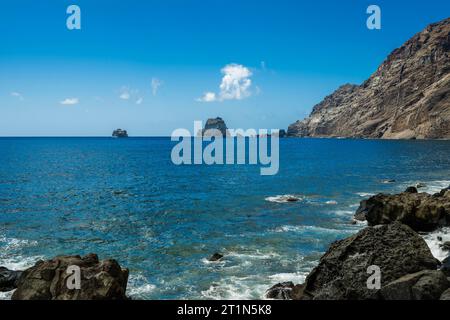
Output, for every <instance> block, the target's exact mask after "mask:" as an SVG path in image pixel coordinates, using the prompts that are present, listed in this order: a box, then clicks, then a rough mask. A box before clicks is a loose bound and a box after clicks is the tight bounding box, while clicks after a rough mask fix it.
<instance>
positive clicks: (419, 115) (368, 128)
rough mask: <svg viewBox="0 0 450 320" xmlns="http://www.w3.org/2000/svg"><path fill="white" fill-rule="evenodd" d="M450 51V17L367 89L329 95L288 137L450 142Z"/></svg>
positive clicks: (395, 55) (398, 53)
mask: <svg viewBox="0 0 450 320" xmlns="http://www.w3.org/2000/svg"><path fill="white" fill-rule="evenodd" d="M449 50H450V18H447V19H445V20H443V21H441V22H438V23H435V24H431V25H429V26H428V27H426V28H425V29H424V30H423V31H422V32H420V33H418V34H416V35H415V36H414V37H412V38H411V39H410V40H408V41H407V42H406V43H405V44H404V45H403V46H401V47H400V48H398V49H395V50H394V51H393V52H392V53H391V54H390V55H389V56H388V57H387V59H386V60H385V61H384V62H383V63H382V64H381V65H380V66H379V68H378V69H377V70H376V72H375V73H374V74H372V76H371V77H370V78H369V79H367V80H366V81H365V82H364V83H363V84H361V85H355V84H345V85H343V86H341V87H340V88H338V89H337V90H336V91H335V92H334V93H332V94H331V95H329V96H327V97H326V98H325V99H324V100H323V101H322V102H320V103H319V104H317V105H316V106H314V108H313V110H312V112H311V114H310V116H309V117H308V118H306V119H304V120H302V121H297V122H295V123H293V124H291V125H290V126H289V129H288V132H287V134H288V136H290V137H349V138H382V139H450V52H449Z"/></svg>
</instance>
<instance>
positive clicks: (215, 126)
mask: <svg viewBox="0 0 450 320" xmlns="http://www.w3.org/2000/svg"><path fill="white" fill-rule="evenodd" d="M216 130H217V131H219V132H220V133H221V134H222V136H224V137H227V136H229V135H230V134H229V132H228V128H227V125H226V124H225V121H224V120H223V119H222V118H220V117H217V118H215V119H208V120H207V121H206V124H205V128H203V130H202V133H201V134H202V135H203V136H204V137H211V136H214V135H215V133H216Z"/></svg>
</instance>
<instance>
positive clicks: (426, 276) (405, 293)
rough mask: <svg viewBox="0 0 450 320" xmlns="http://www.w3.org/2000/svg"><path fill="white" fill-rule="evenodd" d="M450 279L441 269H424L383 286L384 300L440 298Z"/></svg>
mask: <svg viewBox="0 0 450 320" xmlns="http://www.w3.org/2000/svg"><path fill="white" fill-rule="evenodd" d="M449 287H450V281H448V279H447V277H446V276H445V275H444V273H442V272H441V271H439V270H423V271H420V272H417V273H414V274H408V275H406V276H403V277H401V278H400V279H397V280H395V281H393V282H391V283H389V284H388V285H386V286H384V287H383V288H381V291H380V296H381V298H382V299H383V300H439V299H440V297H441V295H442V294H443V292H444V291H445V290H447V289H448V288H449Z"/></svg>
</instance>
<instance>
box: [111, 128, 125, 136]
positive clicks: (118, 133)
mask: <svg viewBox="0 0 450 320" xmlns="http://www.w3.org/2000/svg"><path fill="white" fill-rule="evenodd" d="M112 136H113V137H114V138H128V133H127V130H122V129H117V130H114V131H113V133H112Z"/></svg>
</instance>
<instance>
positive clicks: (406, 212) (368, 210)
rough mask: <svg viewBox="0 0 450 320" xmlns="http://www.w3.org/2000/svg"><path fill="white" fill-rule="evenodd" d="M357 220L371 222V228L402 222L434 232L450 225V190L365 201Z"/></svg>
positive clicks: (374, 197)
mask: <svg viewBox="0 0 450 320" xmlns="http://www.w3.org/2000/svg"><path fill="white" fill-rule="evenodd" d="M354 218H355V219H356V220H367V222H368V224H369V226H374V225H378V224H388V223H392V222H394V221H399V222H402V223H404V224H406V225H408V226H410V227H411V228H413V229H414V230H416V231H431V230H434V229H436V228H438V227H441V226H446V225H449V224H450V190H447V189H444V190H442V191H441V192H440V193H437V194H434V195H430V194H427V193H414V192H411V191H410V190H408V192H404V193H400V194H395V195H387V194H378V195H376V196H373V197H371V198H369V199H368V200H363V201H362V202H361V204H360V206H359V208H358V210H357V211H356V214H355V217H354Z"/></svg>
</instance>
